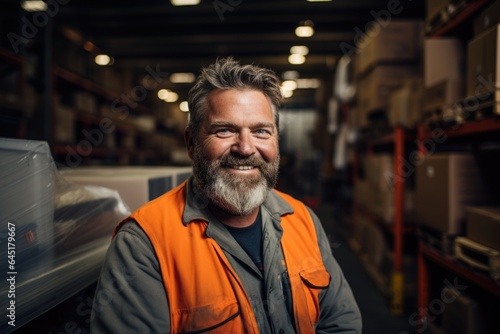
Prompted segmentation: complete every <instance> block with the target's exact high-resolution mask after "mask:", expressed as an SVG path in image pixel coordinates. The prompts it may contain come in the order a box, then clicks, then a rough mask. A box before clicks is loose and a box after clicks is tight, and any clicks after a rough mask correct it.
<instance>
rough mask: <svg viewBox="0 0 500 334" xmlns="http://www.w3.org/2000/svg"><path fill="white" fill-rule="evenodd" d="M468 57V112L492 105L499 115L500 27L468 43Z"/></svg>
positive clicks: (487, 31)
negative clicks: (487, 103) (485, 103)
mask: <svg viewBox="0 0 500 334" xmlns="http://www.w3.org/2000/svg"><path fill="white" fill-rule="evenodd" d="M499 15H500V14H499ZM467 56H468V59H467V103H466V106H467V107H468V108H470V109H471V110H468V111H471V112H475V111H480V110H477V109H479V108H480V105H481V104H482V103H484V102H490V103H491V102H492V106H493V108H492V109H491V111H492V112H493V113H494V114H497V115H498V114H500V80H499V79H500V57H499V56H500V24H497V25H494V26H492V27H490V28H488V29H486V30H484V31H482V32H481V33H479V34H478V35H476V36H475V37H474V38H473V39H472V40H470V41H469V43H468V50H467Z"/></svg>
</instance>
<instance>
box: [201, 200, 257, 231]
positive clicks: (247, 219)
mask: <svg viewBox="0 0 500 334" xmlns="http://www.w3.org/2000/svg"><path fill="white" fill-rule="evenodd" d="M209 209H210V211H211V212H212V213H213V215H214V216H215V217H216V218H217V219H218V220H219V221H220V222H221V223H223V224H224V225H227V226H231V227H239V228H241V227H247V226H250V225H252V224H253V223H254V222H255V219H257V215H258V214H259V208H258V207H257V208H255V209H254V210H253V211H252V212H251V213H249V214H247V215H234V214H231V213H229V212H227V211H224V210H222V209H221V208H219V207H218V206H216V205H214V204H210V205H209Z"/></svg>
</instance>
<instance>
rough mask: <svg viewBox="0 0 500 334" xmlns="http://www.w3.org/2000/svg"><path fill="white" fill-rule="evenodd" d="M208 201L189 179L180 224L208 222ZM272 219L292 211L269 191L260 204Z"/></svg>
mask: <svg viewBox="0 0 500 334" xmlns="http://www.w3.org/2000/svg"><path fill="white" fill-rule="evenodd" d="M208 203H209V201H208V199H207V198H206V197H205V196H203V195H202V194H201V193H200V192H199V191H198V190H197V189H196V187H195V186H194V184H193V177H190V178H189V180H188V181H187V183H186V205H185V207H184V213H183V214H182V223H183V224H184V225H186V226H187V225H188V224H189V223H191V222H193V221H197V220H203V221H206V222H209V221H210V217H211V214H210V212H209V211H208ZM261 208H264V209H266V210H267V211H268V212H269V213H270V214H271V216H272V217H273V218H274V219H278V220H279V219H280V217H281V216H284V215H286V214H291V213H293V209H292V207H291V206H290V204H288V203H287V202H286V201H285V200H284V199H283V198H281V196H279V195H278V194H277V193H276V192H275V191H273V190H271V191H270V192H269V194H268V196H267V198H266V200H265V201H264V203H263V204H262V207H261Z"/></svg>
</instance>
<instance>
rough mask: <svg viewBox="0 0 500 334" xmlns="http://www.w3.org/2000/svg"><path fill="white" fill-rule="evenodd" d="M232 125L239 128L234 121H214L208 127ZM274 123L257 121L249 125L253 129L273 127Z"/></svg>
mask: <svg viewBox="0 0 500 334" xmlns="http://www.w3.org/2000/svg"><path fill="white" fill-rule="evenodd" d="M224 126H227V127H232V128H240V126H238V125H236V124H235V123H231V122H227V121H215V122H213V123H212V124H210V128H211V129H213V128H217V127H224ZM274 127H275V124H274V123H273V122H258V123H254V124H251V125H250V128H252V129H255V128H274Z"/></svg>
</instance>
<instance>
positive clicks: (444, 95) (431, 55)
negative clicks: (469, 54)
mask: <svg viewBox="0 0 500 334" xmlns="http://www.w3.org/2000/svg"><path fill="white" fill-rule="evenodd" d="M463 64H464V51H463V46H462V42H461V41H460V39H458V38H454V37H448V38H429V39H426V40H425V43H424V86H425V92H424V101H425V102H424V106H423V107H424V108H423V118H424V120H425V123H426V124H428V125H431V123H432V124H435V123H441V122H443V121H453V120H454V119H455V118H456V116H457V114H458V113H459V112H460V109H459V108H457V103H458V102H461V101H462V99H463V96H464V89H463V85H464V83H463V82H464V73H463Z"/></svg>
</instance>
